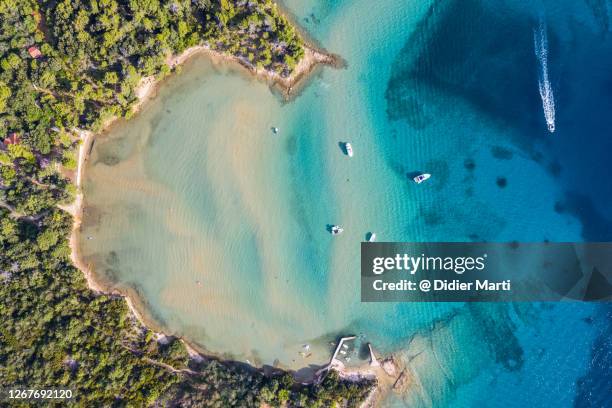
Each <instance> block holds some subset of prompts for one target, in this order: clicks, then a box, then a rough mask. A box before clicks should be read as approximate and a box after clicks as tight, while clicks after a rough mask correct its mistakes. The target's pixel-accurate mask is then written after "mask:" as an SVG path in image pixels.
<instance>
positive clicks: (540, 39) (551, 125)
mask: <svg viewBox="0 0 612 408" xmlns="http://www.w3.org/2000/svg"><path fill="white" fill-rule="evenodd" d="M533 40H534V47H535V54H536V57H537V58H538V61H539V62H540V72H539V78H538V86H539V88H540V97H541V98H542V108H543V109H544V119H546V125H547V126H548V130H549V131H550V132H551V133H552V132H554V131H555V98H554V96H553V90H552V85H551V84H550V81H549V79H548V38H547V35H546V23H545V22H544V20H543V19H541V20H540V26H539V27H538V29H536V30H533Z"/></svg>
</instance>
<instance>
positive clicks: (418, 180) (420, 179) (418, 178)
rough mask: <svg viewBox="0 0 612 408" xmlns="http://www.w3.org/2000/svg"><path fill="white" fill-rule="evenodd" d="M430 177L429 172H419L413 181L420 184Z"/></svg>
mask: <svg viewBox="0 0 612 408" xmlns="http://www.w3.org/2000/svg"><path fill="white" fill-rule="evenodd" d="M430 177H431V174H429V173H422V174H419V175H418V176H416V177H414V178H413V180H414V182H415V183H417V184H421V183H422V182H424V181H425V180H427V179H428V178H430Z"/></svg>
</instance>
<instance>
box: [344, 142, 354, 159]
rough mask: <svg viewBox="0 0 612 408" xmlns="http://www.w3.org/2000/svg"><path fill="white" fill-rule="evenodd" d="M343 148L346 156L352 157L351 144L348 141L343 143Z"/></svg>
mask: <svg viewBox="0 0 612 408" xmlns="http://www.w3.org/2000/svg"><path fill="white" fill-rule="evenodd" d="M344 148H345V149H346V154H347V155H348V157H353V146H351V144H350V143H349V142H346V143H345V144H344Z"/></svg>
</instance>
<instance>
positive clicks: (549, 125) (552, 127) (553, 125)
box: [548, 122, 555, 133]
mask: <svg viewBox="0 0 612 408" xmlns="http://www.w3.org/2000/svg"><path fill="white" fill-rule="evenodd" d="M548 131H549V132H550V133H553V132H554V131H555V124H554V123H552V122H549V123H548Z"/></svg>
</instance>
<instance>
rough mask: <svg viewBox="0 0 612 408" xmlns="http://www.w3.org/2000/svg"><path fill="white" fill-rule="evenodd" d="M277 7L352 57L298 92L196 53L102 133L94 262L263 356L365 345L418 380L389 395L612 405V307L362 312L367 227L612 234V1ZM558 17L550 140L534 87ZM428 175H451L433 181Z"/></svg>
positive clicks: (380, 230) (210, 346) (444, 234)
mask: <svg viewBox="0 0 612 408" xmlns="http://www.w3.org/2000/svg"><path fill="white" fill-rule="evenodd" d="M283 4H284V6H285V7H286V8H287V9H288V10H289V11H290V12H291V13H292V14H293V15H294V18H295V20H296V21H297V22H298V23H299V24H301V25H302V26H303V27H304V29H305V30H306V31H307V32H308V34H309V35H310V36H311V37H312V38H313V40H314V41H316V42H318V43H319V44H321V45H322V46H324V47H325V48H326V49H328V50H329V51H331V52H335V53H338V54H340V55H341V56H342V57H343V58H344V59H345V60H346V62H347V66H346V68H345V69H339V70H335V69H331V68H324V69H322V70H319V71H318V72H317V73H316V74H315V75H314V77H313V78H312V80H311V81H310V82H309V84H308V86H307V87H306V88H305V89H304V90H303V91H302V93H301V94H300V96H299V97H297V98H296V99H295V100H293V101H291V102H284V101H283V100H282V99H281V98H280V97H279V96H278V95H277V94H276V93H275V92H273V91H271V90H270V89H269V88H268V87H267V86H266V85H265V84H263V83H261V82H258V81H256V80H254V79H252V78H249V77H247V76H246V75H244V74H243V73H242V72H241V71H240V70H239V69H236V68H234V67H228V66H219V65H215V64H213V63H211V62H210V61H209V60H208V59H207V58H206V57H205V56H197V57H194V58H193V59H191V60H190V61H189V62H187V63H186V64H185V65H184V66H183V67H182V70H181V72H180V73H179V74H177V75H175V76H173V77H172V78H170V79H169V80H167V81H166V83H165V84H164V85H163V86H162V87H161V88H160V90H159V93H158V95H157V97H156V98H155V99H154V100H153V101H152V102H151V103H149V104H147V105H146V106H145V108H144V109H143V111H142V112H141V113H140V114H139V115H137V116H136V117H135V118H133V119H132V120H130V121H129V122H127V123H120V124H117V125H116V126H114V127H113V129H111V130H110V131H109V132H108V134H106V135H104V136H102V137H99V138H98V139H97V140H96V142H95V144H94V146H93V149H92V152H91V156H90V158H89V161H88V165H87V170H86V174H85V176H86V179H85V185H84V191H85V203H86V208H85V213H84V223H83V227H82V231H81V232H82V233H81V249H82V253H83V258H84V261H85V262H86V263H87V264H89V265H90V266H91V267H92V268H93V269H94V271H95V272H96V274H97V276H98V277H99V279H100V280H102V281H104V282H105V283H106V284H107V285H108V286H110V287H116V288H119V289H121V290H123V291H126V292H129V293H131V294H132V295H134V296H135V297H136V298H137V299H139V304H140V306H139V308H140V309H141V310H142V311H143V313H145V315H147V317H148V318H149V320H151V321H152V322H153V323H154V324H155V325H156V326H157V327H158V328H160V329H163V330H164V331H166V332H169V333H174V334H177V335H181V336H184V337H185V338H187V339H189V340H190V341H191V342H193V343H194V344H197V345H199V346H200V347H202V348H206V349H207V350H210V351H212V352H215V353H218V354H222V355H225V356H227V357H229V358H233V359H237V360H240V361H245V360H248V361H249V362H251V363H253V364H255V365H263V364H267V365H273V364H278V365H280V366H284V367H290V368H294V369H301V368H304V367H308V366H309V365H316V364H320V363H323V362H325V361H326V360H327V359H328V358H329V355H330V353H329V350H330V345H329V343H330V341H333V340H334V339H335V338H336V337H337V336H338V335H340V334H347V333H355V334H358V335H360V342H361V343H364V344H365V343H366V342H371V343H372V344H373V345H374V347H375V349H376V350H377V351H379V352H381V353H391V352H395V353H397V355H398V358H401V359H403V360H404V361H405V362H407V363H408V364H409V367H410V370H411V374H413V376H414V384H413V386H412V387H410V389H409V390H408V392H406V393H403V394H397V395H393V396H392V397H391V398H390V399H389V400H387V401H386V402H385V406H398V407H401V406H410V407H415V406H448V407H471V406H487V407H525V406H536V407H550V406H555V407H564V406H578V407H590V406H595V407H603V406H606V403H607V402H608V403H609V398H610V390H611V389H612V384H611V381H612V380H611V378H612V375H611V373H612V347H611V346H612V345H611V344H610V343H611V342H610V338H611V337H610V333H611V330H612V329H611V321H612V316H611V314H612V308H611V307H609V305H603V304H602V305H595V304H581V303H541V304H540V303H517V304H511V303H498V304H458V303H447V304H444V303H436V304H431V303H423V304H409V303H388V304H365V303H361V302H360V293H359V288H360V284H359V279H360V272H359V271H360V269H359V259H360V258H359V254H360V252H359V251H360V242H361V241H363V240H364V238H365V235H366V233H367V232H369V231H374V232H376V234H377V238H378V240H379V241H513V240H518V241H527V242H530V241H536V242H537V241H544V240H550V241H609V240H611V239H612V206H610V203H611V202H612V183H610V182H609V180H608V175H609V174H610V171H611V170H612V164H609V163H610V162H609V159H608V155H609V153H608V152H610V151H612V138H610V137H609V134H610V129H612V117H611V116H610V115H609V112H610V111H611V109H612V98H609V96H608V95H609V94H610V92H612V76H611V74H610V72H612V52H611V51H612V39H611V38H610V37H611V33H610V21H609V16H610V12H612V5H611V4H610V3H609V2H607V1H605V0H585V1H565V0H563V1H559V0H557V1H543V0H541V1H525V0H522V1H519V0H512V1H510V0H507V1H478V0H455V1H427V0H402V1H398V0H395V1H391V0H380V1H377V2H371V1H367V0H343V1H330V0H325V1H324V0H288V1H285V2H284V3H283ZM542 28H544V29H545V31H546V33H547V37H548V44H547V51H548V59H547V69H548V77H549V79H550V84H551V86H552V89H553V91H554V95H555V110H556V112H555V113H556V117H555V119H556V123H555V125H556V130H555V132H554V133H550V132H549V131H548V130H547V124H546V120H545V117H544V113H543V100H542V97H541V95H540V92H539V90H538V80H539V78H540V79H541V78H542V64H541V60H539V59H538V57H537V56H536V52H535V50H534V48H535V45H534V36H537V35H538V33H540V32H541V30H542ZM271 127H278V128H279V129H280V131H279V133H278V134H273V132H271ZM345 141H350V142H351V144H352V146H353V149H354V152H355V154H354V157H353V158H350V159H349V158H347V157H346V156H344V155H343V153H342V150H341V149H340V146H339V143H340V142H345ZM415 171H427V172H429V173H432V174H433V176H432V178H431V180H430V181H429V182H428V183H424V184H422V185H418V186H417V185H416V184H414V183H411V182H409V178H408V177H407V175H408V174H410V173H412V172H415ZM328 224H341V225H342V226H343V227H344V228H345V232H344V233H343V234H342V235H340V236H338V237H332V236H331V235H330V234H329V233H328V232H327V230H326V226H327V225H328ZM306 343H308V344H310V345H311V350H310V352H311V355H310V356H309V357H305V356H303V355H301V354H300V352H301V351H302V345H303V344H306ZM362 357H363V355H362V353H360V350H355V352H354V355H352V363H351V364H353V363H354V364H358V363H359V362H360V361H361V360H360V358H362Z"/></svg>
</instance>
